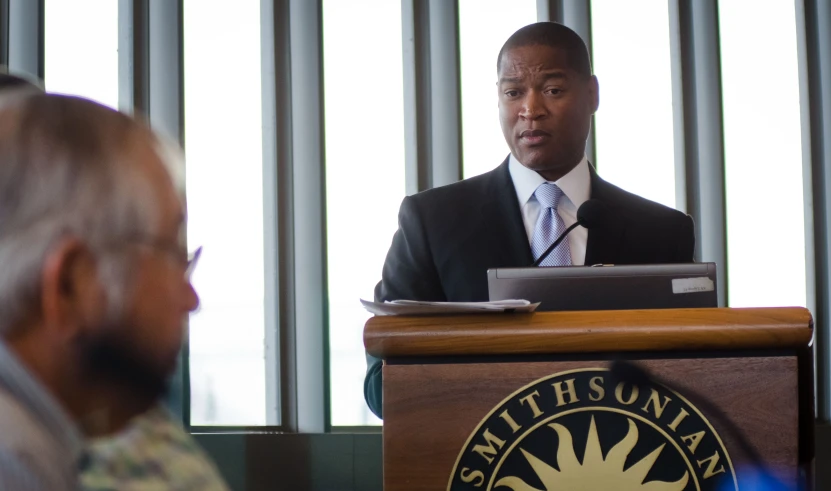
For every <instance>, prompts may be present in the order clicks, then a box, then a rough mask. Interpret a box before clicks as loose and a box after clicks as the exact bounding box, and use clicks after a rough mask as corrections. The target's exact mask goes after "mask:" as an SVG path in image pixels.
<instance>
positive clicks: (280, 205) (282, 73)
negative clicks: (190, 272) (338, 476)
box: [260, 0, 297, 431]
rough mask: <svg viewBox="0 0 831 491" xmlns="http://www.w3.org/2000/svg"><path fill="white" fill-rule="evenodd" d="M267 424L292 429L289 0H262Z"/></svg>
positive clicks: (294, 418)
mask: <svg viewBox="0 0 831 491" xmlns="http://www.w3.org/2000/svg"><path fill="white" fill-rule="evenodd" d="M260 13H261V16H262V17H261V50H262V65H261V69H262V111H263V218H264V221H263V236H264V240H265V243H264V244H263V245H264V252H265V257H264V274H265V278H264V279H265V301H266V304H265V308H266V311H265V339H266V342H265V346H266V353H265V362H266V388H265V389H266V424H267V425H268V426H270V427H273V426H276V425H279V426H278V427H279V428H282V429H283V430H284V431H297V387H296V383H295V380H296V362H295V360H296V357H295V340H294V295H293V292H294V288H293V282H294V274H293V273H294V271H293V254H294V252H293V251H294V247H293V234H292V226H291V225H292V214H291V211H292V199H293V198H292V184H291V181H292V172H291V118H292V111H291V60H290V45H289V40H290V26H289V1H288V0H279V1H276V2H275V1H272V0H261V2H260Z"/></svg>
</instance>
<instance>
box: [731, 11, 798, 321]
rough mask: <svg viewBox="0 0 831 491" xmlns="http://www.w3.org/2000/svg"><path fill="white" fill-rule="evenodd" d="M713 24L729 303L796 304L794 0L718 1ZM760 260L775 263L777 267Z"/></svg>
mask: <svg viewBox="0 0 831 491" xmlns="http://www.w3.org/2000/svg"><path fill="white" fill-rule="evenodd" d="M748 19H753V21H752V22H749V21H748ZM719 24H720V25H719V28H720V38H721V72H722V100H723V106H724V156H725V181H726V184H725V187H726V191H727V196H726V197H727V266H728V278H729V281H730V286H729V289H728V292H727V293H728V303H729V305H730V306H732V307H745V306H780V305H798V306H804V305H805V302H806V293H805V289H806V284H805V235H804V233H805V232H804V223H803V213H804V212H803V207H804V203H803V195H802V144H801V131H800V112H799V71H798V67H797V61H798V57H797V46H796V41H797V32H796V14H795V9H794V2H790V1H787V0H777V1H769V2H763V3H759V2H755V1H752V0H722V1H720V2H719ZM762 265H772V266H774V267H775V268H776V271H775V273H774V274H775V276H774V277H773V278H772V277H771V276H770V272H769V271H767V269H766V268H765V267H763V266H762Z"/></svg>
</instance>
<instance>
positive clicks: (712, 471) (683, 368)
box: [364, 308, 814, 491]
mask: <svg viewBox="0 0 831 491" xmlns="http://www.w3.org/2000/svg"><path fill="white" fill-rule="evenodd" d="M812 324H813V323H812V319H811V314H810V313H809V312H808V311H807V310H806V309H803V308H758V309H679V310H640V311H638V310H629V311H594V312H548V313H535V314H496V315H460V316H423V317H374V318H372V319H370V320H369V321H368V322H367V324H366V327H365V330H364V342H365V345H366V348H367V351H368V352H369V353H370V354H372V355H374V356H377V357H379V358H382V359H384V367H383V377H384V389H383V390H384V402H383V404H384V408H383V410H384V436H383V438H384V489H385V490H386V491H399V490H401V491H403V490H445V489H452V490H468V489H469V490H491V489H493V490H497V491H501V490H506V491H510V490H513V491H531V490H542V491H548V490H555V489H557V490H559V489H575V490H576V489H587V490H588V489H598V490H601V489H605V488H608V489H614V490H615V491H627V490H630V489H632V490H634V489H644V490H646V489H649V490H658V491H660V490H667V491H668V490H678V491H682V490H695V489H697V490H702V491H703V490H708V489H748V488H753V487H754V486H755V485H754V484H752V483H751V481H750V477H748V476H749V475H750V474H749V473H751V471H755V470H758V469H760V468H764V469H767V470H768V471H770V472H772V473H774V474H775V475H776V476H777V478H778V479H779V480H780V481H781V482H782V483H785V484H786V485H787V486H789V487H795V486H796V483H797V481H798V479H800V475H801V476H802V478H804V476H805V475H806V474H807V475H810V465H811V463H812V459H813V425H814V418H813V414H814V409H813V362H812V356H811V350H810V344H811V339H812V333H813V325H812ZM615 360H625V361H629V362H631V363H630V364H629V365H628V366H627V365H625V364H624V366H623V368H624V369H623V370H619V369H618V368H615V370H610V367H611V366H612V362H613V361H615ZM618 366H619V365H615V367H618ZM633 366H634V368H633ZM633 370H634V371H633Z"/></svg>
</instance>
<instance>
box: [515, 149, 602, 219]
mask: <svg viewBox="0 0 831 491" xmlns="http://www.w3.org/2000/svg"><path fill="white" fill-rule="evenodd" d="M508 171H509V172H510V173H511V180H512V181H513V182H514V188H516V195H517V199H518V200H519V208H520V209H522V207H523V206H525V203H527V202H528V200H530V199H531V197H532V196H534V191H536V190H537V188H538V187H539V186H540V184H542V183H544V182H547V181H546V180H545V178H543V177H542V176H541V175H539V174H537V172H536V171H533V170H531V169H529V168H528V167H525V166H524V165H522V164H521V163H520V162H519V160H517V159H516V157H514V155H513V154H511V156H510V157H509V159H508ZM554 184H556V185H557V186H558V187H559V188H560V189H561V190H562V191H563V194H564V195H565V196H566V197H567V198H568V199H569V201H571V203H572V204H573V205H574V207H575V208H580V205H582V204H583V203H585V202H586V201H588V199H589V198H590V197H591V175H590V173H589V161H588V158H586V155H585V154H584V155H583V159H582V160H580V163H579V164H577V166H576V167H575V168H573V169H571V171H569V173H568V174H566V175H564V176H563V177H561V178H559V179H558V180H556V181H554Z"/></svg>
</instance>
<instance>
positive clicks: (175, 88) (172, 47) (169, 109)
mask: <svg viewBox="0 0 831 491" xmlns="http://www.w3.org/2000/svg"><path fill="white" fill-rule="evenodd" d="M133 6H134V9H133V13H134V14H135V13H136V12H137V10H138V11H139V20H140V18H141V16H142V15H144V14H143V13H141V9H136V8H135V7H139V6H140V5H139V4H134V5H133ZM146 13H147V16H146V20H147V23H146V34H147V36H146V41H143V40H142V43H140V44H139V45H136V44H132V43H131V44H132V47H133V48H134V50H135V49H136V48H141V46H146V48H147V51H146V61H147V69H146V70H145V71H143V72H142V73H143V76H142V78H140V79H138V80H136V79H133V83H134V84H135V83H136V82H137V81H138V82H139V83H140V87H141V89H142V92H141V94H144V95H146V97H147V99H146V103H147V105H146V108H143V109H144V112H145V114H146V117H147V120H148V122H149V123H150V126H151V127H152V128H153V130H155V131H156V132H158V133H160V134H163V135H165V136H166V137H167V138H170V139H172V140H173V141H175V142H177V143H179V144H180V145H182V146H183V147H184V144H185V141H184V134H185V133H184V94H183V86H184V66H183V57H182V50H183V37H182V34H183V20H184V19H183V0H148V1H147V9H146ZM133 27H134V28H135V27H136V24H134V25H133ZM144 29H145V28H142V30H144ZM134 34H136V33H135V32H134ZM138 34H139V35H140V34H141V33H138ZM134 38H135V36H134ZM137 52H138V51H134V55H135V54H137ZM133 60H134V61H135V60H136V58H135V57H134V58H133ZM134 68H135V67H134ZM144 81H146V85H143V82H144ZM119 83H120V82H119ZM133 87H134V90H133V91H132V94H131V95H132V96H133V98H134V99H133V102H134V104H136V106H137V107H139V106H138V102H140V101H136V99H135V95H136V92H135V87H136V86H135V85H133ZM145 91H146V92H145ZM141 94H140V97H143V95H141ZM168 406H169V407H170V409H171V410H172V411H173V412H174V413H176V414H178V415H179V416H180V417H181V419H182V422H183V423H184V424H185V425H186V426H189V425H190V356H189V344H188V343H184V346H183V347H182V352H181V353H180V355H179V367H178V369H177V372H176V374H175V375H174V378H173V383H172V384H171V390H170V394H169V396H168Z"/></svg>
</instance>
